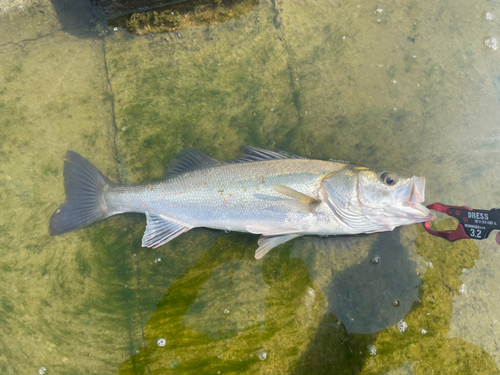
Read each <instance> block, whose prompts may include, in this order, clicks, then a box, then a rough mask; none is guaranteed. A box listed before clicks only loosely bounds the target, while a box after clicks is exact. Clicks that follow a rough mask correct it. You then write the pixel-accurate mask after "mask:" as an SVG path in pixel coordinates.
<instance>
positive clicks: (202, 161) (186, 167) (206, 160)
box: [165, 148, 220, 178]
mask: <svg viewBox="0 0 500 375" xmlns="http://www.w3.org/2000/svg"><path fill="white" fill-rule="evenodd" d="M217 164H220V162H218V161H217V160H215V159H214V158H211V157H210V156H208V155H205V154H204V153H203V152H201V151H198V150H196V149H194V148H188V149H187V150H183V151H181V152H180V153H179V154H177V156H176V157H175V158H174V159H172V161H171V162H170V164H169V165H168V167H167V169H166V171H165V178H168V177H173V176H177V175H179V174H182V173H186V172H190V171H194V170H197V169H201V168H206V167H210V166H214V165H217Z"/></svg>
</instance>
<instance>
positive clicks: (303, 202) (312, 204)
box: [272, 185, 321, 212]
mask: <svg viewBox="0 0 500 375" xmlns="http://www.w3.org/2000/svg"><path fill="white" fill-rule="evenodd" d="M272 188H273V190H274V191H276V192H277V193H280V194H283V195H286V196H287V197H290V198H293V199H294V200H293V201H289V200H283V201H280V203H283V204H286V205H287V206H289V207H292V208H295V209H296V210H301V211H305V212H313V211H314V209H315V208H316V206H317V205H318V204H320V203H321V201H320V200H318V199H314V198H311V197H310V196H308V195H305V194H302V193H300V192H298V191H297V190H293V189H292V188H289V187H288V186H284V185H273V186H272Z"/></svg>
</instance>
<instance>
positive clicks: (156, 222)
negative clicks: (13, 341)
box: [142, 212, 191, 249]
mask: <svg viewBox="0 0 500 375" xmlns="http://www.w3.org/2000/svg"><path fill="white" fill-rule="evenodd" d="M146 219H147V225H146V231H145V232H144V236H143V237H142V247H152V248H153V249H156V248H157V247H159V246H161V245H163V244H166V243H167V242H168V241H170V240H173V239H174V238H175V237H177V236H180V235H181V234H182V233H185V232H187V231H188V230H190V229H191V228H190V227H187V226H185V225H183V224H181V223H178V222H175V221H173V220H171V219H168V218H166V217H163V216H161V215H157V214H153V213H149V212H146Z"/></svg>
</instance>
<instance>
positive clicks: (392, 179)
mask: <svg viewBox="0 0 500 375" xmlns="http://www.w3.org/2000/svg"><path fill="white" fill-rule="evenodd" d="M380 179H381V180H382V181H383V182H384V184H386V185H387V186H392V185H394V184H395V183H396V176H394V174H392V173H391V172H384V173H382V175H381V176H380Z"/></svg>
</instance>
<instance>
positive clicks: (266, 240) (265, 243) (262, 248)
mask: <svg viewBox="0 0 500 375" xmlns="http://www.w3.org/2000/svg"><path fill="white" fill-rule="evenodd" d="M300 236H302V234H297V233H296V234H285V235H282V236H260V238H259V242H258V243H259V248H258V249H257V250H256V251H255V259H260V258H262V257H263V256H264V255H266V254H267V253H268V252H269V251H270V250H271V249H274V248H275V247H276V246H278V245H281V244H282V243H285V242H287V241H290V240H293V239H294V238H297V237H300Z"/></svg>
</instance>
